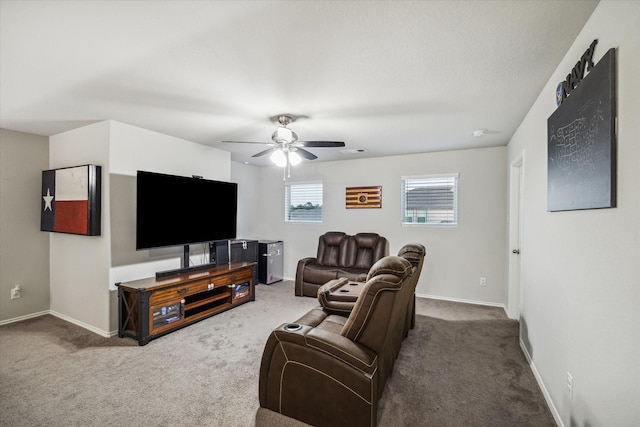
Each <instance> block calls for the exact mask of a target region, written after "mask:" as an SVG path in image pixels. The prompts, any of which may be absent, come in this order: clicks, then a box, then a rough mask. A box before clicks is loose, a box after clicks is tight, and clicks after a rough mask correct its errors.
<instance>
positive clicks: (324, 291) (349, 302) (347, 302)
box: [318, 277, 358, 314]
mask: <svg viewBox="0 0 640 427" xmlns="http://www.w3.org/2000/svg"><path fill="white" fill-rule="evenodd" d="M348 283H349V280H348V279H347V278H346V277H340V278H338V279H334V280H331V281H329V282H327V283H325V284H324V285H322V286H321V287H320V289H318V301H319V302H320V305H322V307H324V308H325V309H327V310H328V311H332V312H338V313H341V314H347V313H351V310H353V306H354V305H355V303H356V301H357V299H358V296H357V295H350V294H345V295H336V293H337V292H339V289H340V288H342V287H343V286H347V285H348Z"/></svg>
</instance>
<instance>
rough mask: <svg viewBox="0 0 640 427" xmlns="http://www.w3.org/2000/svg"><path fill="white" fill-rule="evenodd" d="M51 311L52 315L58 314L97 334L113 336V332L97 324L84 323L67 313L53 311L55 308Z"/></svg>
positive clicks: (58, 316)
mask: <svg viewBox="0 0 640 427" xmlns="http://www.w3.org/2000/svg"><path fill="white" fill-rule="evenodd" d="M49 312H50V313H51V315H52V316H56V317H57V318H60V319H62V320H65V321H67V322H69V323H73V324H74V325H77V326H80V327H81V328H84V329H87V330H89V331H91V332H93V333H95V334H98V335H100V336H103V337H105V338H109V337H111V332H108V331H103V330H102V329H98V328H96V327H95V326H91V325H89V324H88V323H84V322H81V321H79V320H77V319H74V318H73V317H69V316H67V315H65V314H62V313H58V312H57V311H53V310H49Z"/></svg>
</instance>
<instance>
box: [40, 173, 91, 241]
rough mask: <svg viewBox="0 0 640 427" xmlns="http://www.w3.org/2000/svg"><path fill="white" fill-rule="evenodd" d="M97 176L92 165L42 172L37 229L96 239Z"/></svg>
mask: <svg viewBox="0 0 640 427" xmlns="http://www.w3.org/2000/svg"><path fill="white" fill-rule="evenodd" d="M101 174H102V167H100V166H96V165H84V166H75V167H70V168H62V169H51V170H46V171H42V198H41V200H40V201H41V217H40V218H41V219H40V230H42V231H55V232H58V233H70V234H82V235H85V236H99V235H100V199H101V192H100V187H101Z"/></svg>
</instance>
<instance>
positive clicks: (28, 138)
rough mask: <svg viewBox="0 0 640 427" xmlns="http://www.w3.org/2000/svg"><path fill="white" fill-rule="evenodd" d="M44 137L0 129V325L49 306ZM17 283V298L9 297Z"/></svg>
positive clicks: (47, 149) (46, 144) (42, 310)
mask: <svg viewBox="0 0 640 427" xmlns="http://www.w3.org/2000/svg"><path fill="white" fill-rule="evenodd" d="M48 168H49V138H47V137H44V136H38V135H31V134H27V133H22V132H15V131H11V130H7V129H0V324H2V322H3V321H11V320H16V319H21V318H24V317H30V316H32V315H34V314H39V313H43V312H46V311H48V310H49V233H46V232H43V231H40V210H41V209H42V207H41V204H42V199H41V198H40V197H39V195H40V190H41V188H42V171H43V170H46V169H48ZM15 284H20V285H21V288H22V292H21V293H22V296H21V297H20V298H19V299H13V300H12V299H11V298H10V295H11V294H10V292H11V291H10V290H11V288H12V287H13V286H14V285H15Z"/></svg>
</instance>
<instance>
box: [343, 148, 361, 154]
mask: <svg viewBox="0 0 640 427" xmlns="http://www.w3.org/2000/svg"><path fill="white" fill-rule="evenodd" d="M365 151H367V150H365V149H364V148H351V149H349V150H340V152H341V153H342V154H358V153H364V152H365Z"/></svg>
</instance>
